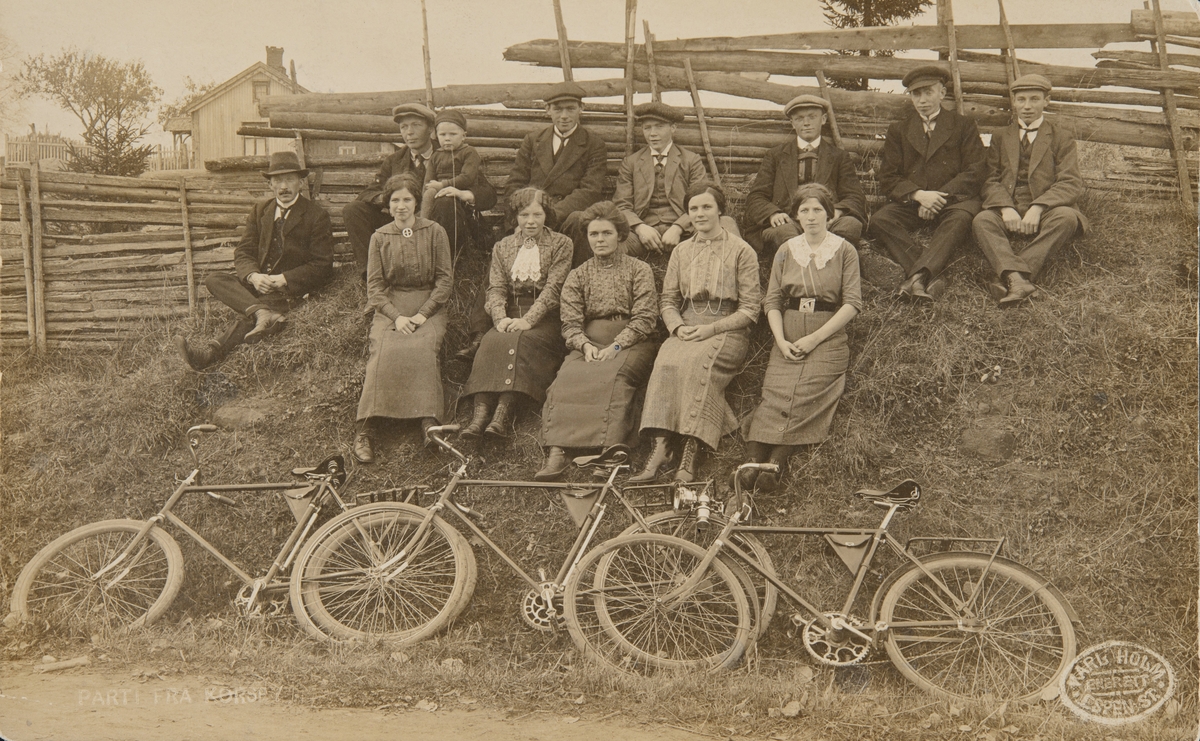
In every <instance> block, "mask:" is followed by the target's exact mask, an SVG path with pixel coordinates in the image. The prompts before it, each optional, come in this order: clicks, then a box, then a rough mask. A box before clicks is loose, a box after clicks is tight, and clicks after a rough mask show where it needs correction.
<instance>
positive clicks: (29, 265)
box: [17, 170, 37, 346]
mask: <svg viewBox="0 0 1200 741" xmlns="http://www.w3.org/2000/svg"><path fill="white" fill-rule="evenodd" d="M27 197H28V195H27V191H26V190H25V175H24V173H22V172H21V171H20V170H17V211H18V212H19V214H20V217H21V262H22V265H23V267H24V268H25V324H26V327H27V328H28V330H29V344H30V345H31V346H32V345H33V344H34V343H36V342H37V313H36V310H35V308H34V303H33V245H32V243H31V242H30V236H31V235H30V232H31V230H30V228H29V206H28V204H26V202H25V199H26V198H27Z"/></svg>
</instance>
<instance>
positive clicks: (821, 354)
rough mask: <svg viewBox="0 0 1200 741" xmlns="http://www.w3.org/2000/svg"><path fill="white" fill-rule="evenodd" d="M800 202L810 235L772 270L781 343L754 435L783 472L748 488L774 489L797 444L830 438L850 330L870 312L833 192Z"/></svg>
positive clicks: (808, 193)
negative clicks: (837, 223)
mask: <svg viewBox="0 0 1200 741" xmlns="http://www.w3.org/2000/svg"><path fill="white" fill-rule="evenodd" d="M792 202H793V203H794V204H795V209H794V216H795V218H796V223H797V224H799V225H800V227H801V228H802V229H803V230H804V233H803V234H801V235H800V236H797V237H793V238H792V239H790V240H788V241H787V242H785V243H784V244H783V245H781V246H780V248H779V251H778V252H777V253H776V255H775V260H774V262H773V263H772V265H771V278H770V280H769V282H768V285H767V295H766V298H765V299H764V300H763V309H764V310H765V311H766V312H767V321H768V323H770V325H771V334H773V335H774V336H775V346H774V347H773V348H772V349H771V359H770V361H769V362H768V363H767V372H766V375H765V376H764V377H763V385H762V401H761V402H760V403H759V405H758V408H757V409H755V410H754V415H753V416H752V417H751V419H750V428H749V431H748V433H747V434H746V440H747V446H746V447H747V453H748V455H749V458H750V460H752V461H756V462H759V463H761V462H763V461H767V460H769V461H770V462H772V463H775V464H777V465H778V466H779V467H780V473H779V474H776V473H770V472H764V473H761V474H759V473H758V472H757V471H754V470H747V471H743V472H742V473H741V474H740V475H741V476H742V482H741V483H742V488H743V489H749V488H750V487H753V486H755V485H757V488H758V489H760V490H766V491H770V490H773V489H774V488H775V487H776V486H778V484H779V478H780V476H781V475H782V472H783V469H784V466H785V465H786V464H787V459H788V456H789V455H791V453H792V452H793V451H794V450H795V449H796V446H798V445H812V444H814V443H819V442H821V441H822V440H824V439H825V438H826V436H827V435H828V434H829V424H830V421H831V420H832V419H833V413H834V411H836V410H837V405H838V400H839V399H841V398H842V392H843V391H844V390H845V388H846V368H847V366H848V364H849V362H850V348H849V346H848V343H847V340H846V325H847V324H848V323H849V322H850V320H851V319H853V318H854V317H855V316H857V315H858V313H859V311H861V310H862V289H861V284H860V281H859V274H858V253H857V252H856V251H855V250H854V247H853V246H852V245H851V244H850V243H849V242H847V241H846V240H844V239H842V238H841V237H839V236H837V235H836V234H833V233H831V232H829V231H828V230H827V227H828V223H829V221H830V220H831V219H832V218H833V213H834V212H833V195H832V194H831V193H830V192H829V191H828V190H827V189H826V188H825V187H824V186H822V185H819V184H807V185H802V186H800V187H799V188H798V189H797V190H796V194H795V196H794V197H793V199H792Z"/></svg>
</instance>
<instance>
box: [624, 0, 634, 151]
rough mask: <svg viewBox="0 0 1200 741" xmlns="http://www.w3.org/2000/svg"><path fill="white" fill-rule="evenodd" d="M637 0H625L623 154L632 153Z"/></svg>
mask: <svg viewBox="0 0 1200 741" xmlns="http://www.w3.org/2000/svg"><path fill="white" fill-rule="evenodd" d="M636 34H637V0H625V154H626V155H630V154H633V51H634V43H633V42H634V37H635V35H636Z"/></svg>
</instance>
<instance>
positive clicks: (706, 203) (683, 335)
mask: <svg viewBox="0 0 1200 741" xmlns="http://www.w3.org/2000/svg"><path fill="white" fill-rule="evenodd" d="M684 208H686V209H687V211H688V214H689V215H690V216H691V217H692V226H693V228H694V229H695V230H696V234H695V236H694V237H692V238H691V239H689V240H687V241H686V242H682V243H680V244H679V246H678V247H676V248H675V249H674V251H672V253H671V260H670V262H668V263H667V274H666V276H665V277H664V278H663V290H662V302H661V306H662V318H663V322H664V323H665V324H666V325H667V331H668V332H670V333H671V336H670V337H669V338H667V341H666V342H664V343H663V345H662V349H660V350H659V352H658V358H657V359H656V360H655V361H654V372H653V373H652V374H651V376H650V383H649V385H648V386H647V388H646V404H645V408H644V409H643V410H642V431H649V432H650V434H651V435H652V438H653V447H652V449H651V451H650V457H649V458H648V459H647V460H646V467H645V468H644V469H643V470H642V472H641V473H639V474H638V475H636V476H633V477H631V478H630V481H631V482H645V481H653V480H654V479H656V478H657V477H658V475H659V472H660V471H661V470H662V469H663V468H665V467H666V466H667V465H668V464H669V463H670V459H671V452H670V448H671V443H672V441H673V439H675V438H679V439H681V445H680V456H679V469H678V471H676V473H675V478H676V480H678V481H691V480H693V479H694V478H695V473H696V471H697V470H698V468H699V456H700V446H701V444H703V445H706V446H708V447H709V448H716V447H717V443H718V441H719V440H720V439H721V437H723V436H724V435H725V434H727V433H729V432H732V431H733V430H734V429H735V428H736V427H737V419H736V418H735V417H734V415H733V410H731V409H730V408H729V403H728V402H726V401H725V387H726V386H727V385H728V384H729V381H730V380H731V379H732V378H733V376H734V374H735V373H736V372H737V371H738V369H739V367H740V366H741V363H742V360H744V359H745V357H746V350H747V348H748V347H749V338H750V326H751V325H752V324H753V323H754V320H755V319H757V318H758V312H759V307H760V304H761V302H762V287H761V285H760V284H759V280H758V256H757V255H755V254H754V250H753V249H752V248H751V247H750V245H748V244H746V242H745V241H744V240H742V239H741V238H739V237H736V236H734V235H732V234H730V233H729V232H727V231H726V230H725V229H724V228H723V227H722V226H721V222H720V217H721V214H723V213H724V212H725V195H724V194H723V193H722V192H721V190H720V189H719V188H717V187H716V186H715V185H713V184H712V183H707V182H700V183H697V184H696V185H694V186H692V188H690V189H689V190H688V193H687V197H686V198H685V200H684Z"/></svg>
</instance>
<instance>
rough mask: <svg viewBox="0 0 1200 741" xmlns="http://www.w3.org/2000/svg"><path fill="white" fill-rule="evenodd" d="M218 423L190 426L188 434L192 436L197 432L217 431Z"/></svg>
mask: <svg viewBox="0 0 1200 741" xmlns="http://www.w3.org/2000/svg"><path fill="white" fill-rule="evenodd" d="M217 429H218V428H217V426H216V425H193V426H191V427H189V428H188V431H187V434H188V435H189V436H190V435H192V434H194V433H197V432H216V431H217Z"/></svg>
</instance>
